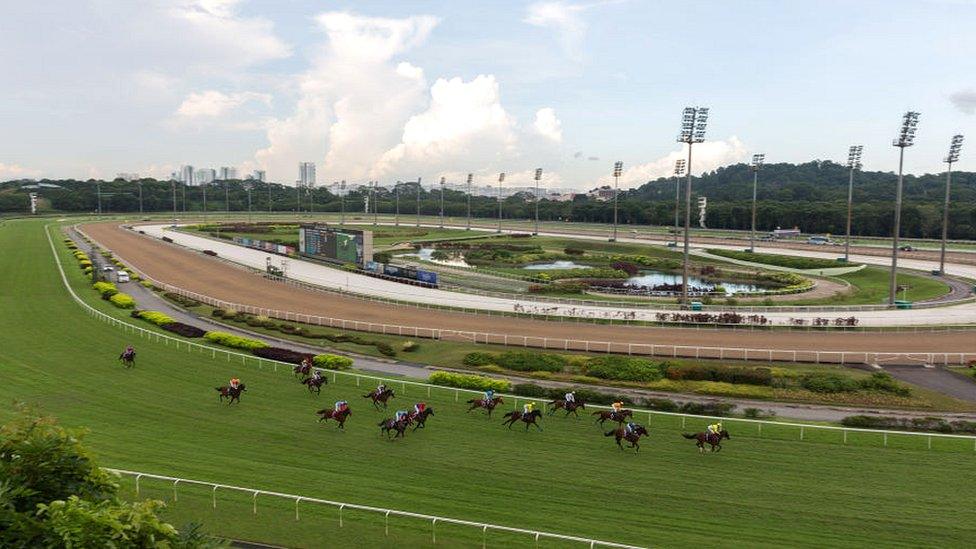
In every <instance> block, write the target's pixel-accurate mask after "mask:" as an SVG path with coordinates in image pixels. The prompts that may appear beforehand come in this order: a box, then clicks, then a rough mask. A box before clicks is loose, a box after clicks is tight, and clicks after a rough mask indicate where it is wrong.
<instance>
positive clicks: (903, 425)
mask: <svg viewBox="0 0 976 549" xmlns="http://www.w3.org/2000/svg"><path fill="white" fill-rule="evenodd" d="M841 424H842V425H846V426H847V427H859V428H862V429H888V430H894V431H930V432H936V433H972V434H976V422H973V421H962V420H956V421H946V420H945V419H942V418H940V417H886V416H847V417H845V418H844V419H842V420H841Z"/></svg>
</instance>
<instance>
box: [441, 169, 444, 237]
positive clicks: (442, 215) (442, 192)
mask: <svg viewBox="0 0 976 549" xmlns="http://www.w3.org/2000/svg"><path fill="white" fill-rule="evenodd" d="M441 228H442V229H443V228H444V176H443V175H442V176H441Z"/></svg>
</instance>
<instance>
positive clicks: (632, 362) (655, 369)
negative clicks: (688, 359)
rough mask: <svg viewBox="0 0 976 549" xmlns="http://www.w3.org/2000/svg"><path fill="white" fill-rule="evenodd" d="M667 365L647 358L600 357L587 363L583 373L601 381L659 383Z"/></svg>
mask: <svg viewBox="0 0 976 549" xmlns="http://www.w3.org/2000/svg"><path fill="white" fill-rule="evenodd" d="M667 366H668V365H667V363H660V362H654V361H652V360H648V359H646V358H633V357H617V356H600V357H594V358H591V359H589V360H587V361H586V364H584V365H583V372H584V373H585V374H586V375H588V376H592V377H597V378H600V379H611V380H614V381H645V382H646V381H657V380H659V379H661V378H662V377H664V369H665V368H667Z"/></svg>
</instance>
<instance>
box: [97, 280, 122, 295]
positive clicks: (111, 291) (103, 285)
mask: <svg viewBox="0 0 976 549" xmlns="http://www.w3.org/2000/svg"><path fill="white" fill-rule="evenodd" d="M92 289H93V290H95V291H96V292H98V293H99V294H100V295H101V296H102V299H109V298H110V297H112V296H113V295H115V294H117V293H119V290H118V288H116V287H115V284H112V283H111V282H96V283H94V284H92Z"/></svg>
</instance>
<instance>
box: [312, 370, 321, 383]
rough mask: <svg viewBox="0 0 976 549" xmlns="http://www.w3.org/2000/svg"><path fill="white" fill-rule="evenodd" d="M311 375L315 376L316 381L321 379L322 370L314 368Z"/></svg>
mask: <svg viewBox="0 0 976 549" xmlns="http://www.w3.org/2000/svg"><path fill="white" fill-rule="evenodd" d="M312 377H314V378H315V381H318V380H320V379H322V372H321V371H320V370H315V373H314V374H312Z"/></svg>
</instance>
